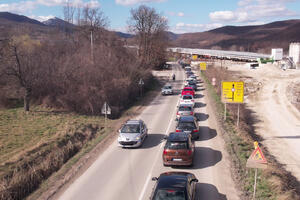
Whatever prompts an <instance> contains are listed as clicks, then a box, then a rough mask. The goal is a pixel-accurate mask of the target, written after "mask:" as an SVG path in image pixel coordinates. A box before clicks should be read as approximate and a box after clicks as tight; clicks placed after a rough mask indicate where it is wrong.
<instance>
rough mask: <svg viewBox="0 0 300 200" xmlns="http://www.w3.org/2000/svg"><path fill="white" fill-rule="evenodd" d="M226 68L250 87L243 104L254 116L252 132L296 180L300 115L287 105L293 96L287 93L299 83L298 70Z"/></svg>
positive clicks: (299, 159) (299, 168)
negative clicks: (235, 73) (254, 123)
mask: <svg viewBox="0 0 300 200" xmlns="http://www.w3.org/2000/svg"><path fill="white" fill-rule="evenodd" d="M228 69H229V70H231V71H236V72H238V74H239V76H240V77H241V79H242V80H244V81H245V82H246V87H247V86H251V87H248V90H247V93H248V96H247V97H246V103H247V104H248V106H249V107H250V108H251V109H252V110H253V111H254V112H255V114H256V115H257V119H258V123H257V124H256V133H257V134H258V135H260V136H261V137H262V138H263V139H264V141H263V144H264V145H265V146H266V147H267V148H268V149H269V151H270V153H271V154H273V155H274V156H275V157H276V158H277V160H278V161H279V162H280V163H282V164H284V165H285V167H286V169H287V170H288V171H290V172H292V174H293V175H294V176H295V177H296V178H297V179H298V180H299V181H300V112H299V110H298V109H297V108H296V107H295V106H294V105H293V104H292V103H291V100H292V99H295V98H296V96H291V92H290V91H287V90H288V89H289V88H290V87H291V85H293V84H295V83H297V82H299V80H300V70H287V71H282V70H280V69H278V68H277V67H275V66H273V65H264V66H262V67H259V68H258V69H249V68H248V67H246V66H245V65H231V66H228ZM287 94H289V98H288V95H287ZM295 95H296V94H295Z"/></svg>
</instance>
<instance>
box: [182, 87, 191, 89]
mask: <svg viewBox="0 0 300 200" xmlns="http://www.w3.org/2000/svg"><path fill="white" fill-rule="evenodd" d="M183 89H193V88H192V87H184V88H183Z"/></svg>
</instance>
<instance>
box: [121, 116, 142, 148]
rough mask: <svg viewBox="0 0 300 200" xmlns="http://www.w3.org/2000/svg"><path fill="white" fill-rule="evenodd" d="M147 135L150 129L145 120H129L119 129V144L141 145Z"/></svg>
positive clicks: (122, 145)
mask: <svg viewBox="0 0 300 200" xmlns="http://www.w3.org/2000/svg"><path fill="white" fill-rule="evenodd" d="M147 136H148V129H147V126H146V124H145V123H144V121H143V120H128V121H127V122H126V123H125V124H124V125H122V127H121V129H120V130H119V137H118V142H119V146H121V147H139V146H141V145H142V144H143V142H144V140H145V139H146V137H147Z"/></svg>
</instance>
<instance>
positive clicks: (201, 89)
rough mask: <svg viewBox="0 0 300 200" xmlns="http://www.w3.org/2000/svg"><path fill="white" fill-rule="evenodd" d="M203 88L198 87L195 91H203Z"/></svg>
mask: <svg viewBox="0 0 300 200" xmlns="http://www.w3.org/2000/svg"><path fill="white" fill-rule="evenodd" d="M204 90H205V88H200V89H198V90H197V91H204Z"/></svg>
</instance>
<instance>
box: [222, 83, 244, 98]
mask: <svg viewBox="0 0 300 200" xmlns="http://www.w3.org/2000/svg"><path fill="white" fill-rule="evenodd" d="M222 101H223V102H225V103H243V102H244V82H222Z"/></svg>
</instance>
